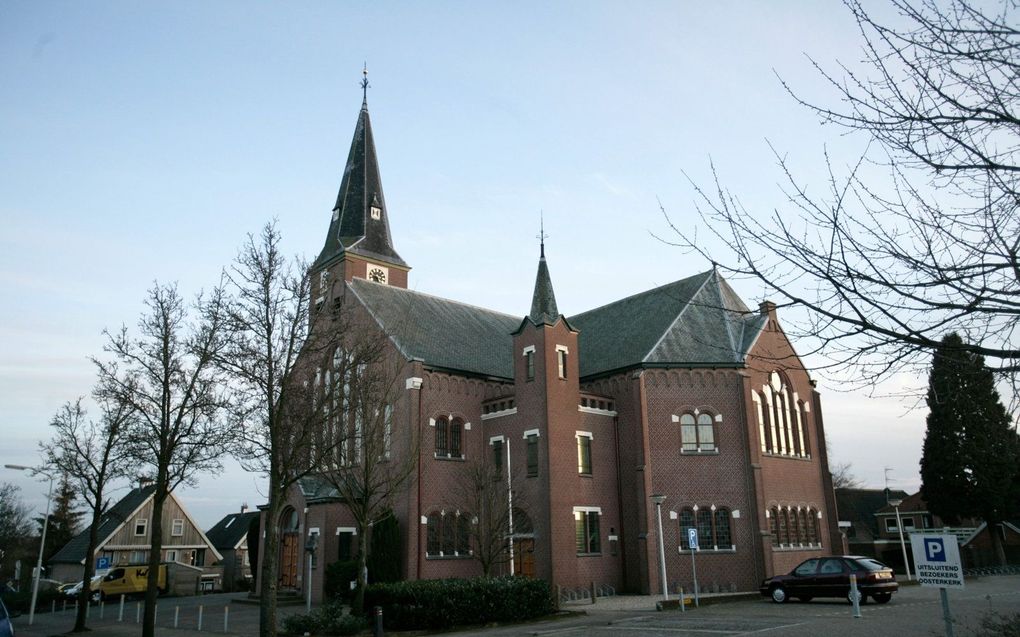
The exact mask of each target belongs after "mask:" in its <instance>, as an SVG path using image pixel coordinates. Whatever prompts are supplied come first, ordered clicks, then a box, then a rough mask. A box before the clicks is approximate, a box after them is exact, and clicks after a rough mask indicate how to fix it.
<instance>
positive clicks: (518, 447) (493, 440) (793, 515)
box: [262, 102, 839, 600]
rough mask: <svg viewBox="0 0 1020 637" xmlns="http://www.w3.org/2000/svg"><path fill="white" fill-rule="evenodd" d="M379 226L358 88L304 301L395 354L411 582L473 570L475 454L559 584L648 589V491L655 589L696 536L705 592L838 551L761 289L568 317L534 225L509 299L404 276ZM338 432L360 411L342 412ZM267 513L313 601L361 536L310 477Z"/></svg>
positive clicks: (517, 531)
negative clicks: (479, 296)
mask: <svg viewBox="0 0 1020 637" xmlns="http://www.w3.org/2000/svg"><path fill="white" fill-rule="evenodd" d="M395 218H396V217H395ZM390 219H391V217H390V210H389V209H388V208H387V207H386V200H385V198H384V197H383V190H382V181H381V175H380V170H379V162H378V158H377V157H376V151H375V144H374V141H373V132H372V126H371V122H370V118H369V112H368V106H367V102H363V104H362V108H361V111H360V113H359V114H358V119H357V124H356V127H355V132H354V139H353V141H352V143H351V147H350V152H349V155H348V159H347V164H346V166H345V169H344V173H343V178H342V183H341V185H340V191H339V194H338V196H337V200H336V204H335V206H334V207H333V209H332V211H331V217H330V220H329V228H328V231H327V235H326V240H325V245H324V247H323V249H322V252H321V253H320V255H319V257H318V258H317V260H316V261H315V262H314V264H313V265H312V267H311V275H312V280H313V281H314V287H315V290H314V292H313V299H314V305H313V307H314V308H316V311H322V309H323V308H329V307H333V306H334V305H335V304H337V303H344V304H349V307H350V308H351V311H352V312H354V313H355V314H357V316H358V317H360V320H362V321H363V322H365V323H367V324H368V325H370V326H371V327H372V329H375V330H377V331H378V332H380V333H382V334H384V335H385V337H386V339H387V347H388V348H389V351H390V356H391V357H392V358H393V359H394V360H396V361H398V363H399V365H400V366H401V376H402V378H401V382H400V389H401V392H402V393H401V395H400V396H399V398H398V399H397V400H396V401H395V402H394V404H392V405H391V408H392V412H391V413H390V412H389V411H388V414H389V418H390V419H389V420H387V422H388V423H391V424H392V428H393V438H394V440H398V439H401V436H404V437H411V436H415V435H417V436H418V438H417V439H418V440H420V445H417V447H416V448H415V452H416V454H417V457H416V458H415V459H414V462H416V464H417V467H416V472H415V481H414V484H413V485H412V486H411V487H410V488H409V489H407V493H406V497H403V498H402V499H401V500H400V501H399V504H398V506H397V507H396V509H395V510H394V514H395V516H396V518H397V520H398V523H399V528H400V532H401V564H400V568H401V572H402V575H403V577H404V578H405V579H427V578H442V577H452V576H460V577H471V576H476V575H479V574H480V573H481V570H480V567H479V565H478V563H477V562H476V561H475V560H474V559H473V550H474V549H473V547H472V546H471V545H470V542H469V541H468V540H467V539H466V538H467V537H468V536H469V535H470V534H469V533H468V532H467V531H468V530H469V529H470V526H468V525H473V524H476V523H477V522H476V521H475V519H474V518H473V516H472V512H471V511H466V510H463V507H461V506H459V505H458V503H457V502H456V501H454V499H453V497H452V494H454V493H455V492H456V491H457V487H458V485H461V484H463V482H464V481H465V480H466V476H467V471H468V470H469V469H470V467H471V466H473V465H475V464H479V463H493V464H494V466H496V467H498V468H499V470H500V471H502V472H507V471H509V472H510V473H511V475H515V476H521V478H520V484H519V485H517V486H515V494H516V495H515V497H519V498H520V499H521V500H524V501H527V502H529V503H530V506H529V509H528V511H527V513H526V516H522V515H520V513H519V512H516V511H515V526H514V530H513V533H512V534H510V535H508V537H507V541H508V542H510V543H512V545H513V548H514V561H513V563H512V569H513V570H512V572H513V573H514V574H516V575H523V576H533V577H539V578H543V579H545V580H547V581H549V582H550V583H552V584H553V585H556V586H559V587H562V589H564V590H566V591H570V590H577V591H580V590H588V589H589V587H590V586H592V585H595V586H596V587H597V588H599V589H601V590H608V589H610V588H611V589H613V590H616V591H639V592H644V593H649V592H654V591H659V590H660V589H661V578H660V575H659V573H660V566H659V560H660V555H659V549H658V544H659V538H658V535H657V533H658V532H657V520H658V517H659V516H658V514H659V513H660V510H659V509H658V508H657V504H656V501H657V502H661V506H662V509H661V518H662V536H663V537H662V539H663V543H664V545H665V551H664V553H665V556H664V560H665V563H666V579H667V583H668V584H669V586H670V590H676V587H677V586H683V587H684V589H685V590H688V591H690V590H691V588H692V585H693V582H692V577H691V571H692V569H691V566H692V559H693V557H692V547H691V545H692V539H691V535H690V534H689V532H693V534H694V538H696V544H697V545H698V547H699V548H698V550H699V552H698V555H697V572H698V579H699V582H700V585H701V587H702V590H740V591H751V590H757V586H758V584H759V583H760V582H761V580H762V579H763V578H764V577H767V576H769V575H772V574H774V573H780V572H787V571H789V570H790V569H791V568H793V567H794V566H795V565H796V564H798V563H799V562H801V561H802V560H804V559H806V558H809V557H813V556H819V555H825V554H827V553H830V552H831V551H833V550H835V549H834V547H836V546H838V537H839V534H838V529H837V527H836V508H835V501H834V497H833V491H832V485H831V477H830V475H829V470H828V465H827V460H826V451H825V434H824V426H823V421H822V404H821V399H820V396H819V393H818V392H817V391H816V389H815V383H814V381H813V380H812V379H811V378H810V375H809V374H808V372H807V370H806V369H805V368H804V366H803V365H802V363H801V361H800V359H799V358H798V356H797V354H796V351H795V349H794V347H793V344H792V343H791V342H790V341H789V340H788V339H787V337H786V335H785V333H784V332H783V328H782V325H781V323H780V321H779V317H778V316H777V312H776V306H775V305H774V304H772V303H768V302H765V303H762V304H761V305H760V306H759V307H758V308H754V309H752V308H750V307H748V306H747V305H746V304H745V303H744V302H743V301H742V300H741V299H740V298H739V296H738V295H737V294H736V292H735V291H734V290H733V288H731V287H730V285H729V283H727V281H726V280H725V279H724V278H723V277H722V276H721V275H720V273H719V272H718V271H716V270H714V269H713V270H707V271H703V272H698V273H694V274H687V275H686V276H683V277H682V278H679V279H678V280H676V281H674V282H672V283H668V284H666V285H663V286H661V287H658V288H655V289H651V290H641V289H636V290H635V293H634V294H633V295H631V296H628V297H627V298H623V299H620V300H618V301H615V302H613V303H610V304H608V305H604V306H602V307H597V308H593V309H588V310H586V311H577V310H579V309H580V308H570V310H569V313H563V312H561V309H560V307H559V306H558V305H557V302H556V296H555V292H554V285H553V277H552V274H551V272H552V269H551V267H550V265H549V264H550V259H549V258H547V255H546V246H545V244H544V240H543V242H542V243H541V245H540V246H537V247H538V248H539V254H538V262H537V274H536V278H535V286H534V293H533V295H532V298H530V299H521V307H522V313H520V314H516V315H510V314H505V313H502V312H496V311H493V310H489V309H485V308H482V307H477V306H475V305H469V304H465V303H461V302H458V301H455V300H450V299H445V298H439V297H436V296H432V295H429V294H426V293H424V292H419V291H415V290H413V289H409V287H408V276H409V271H410V269H411V266H410V264H408V263H406V262H405V261H404V260H403V259H402V258H401V257H400V255H399V254H398V252H397V250H396V248H395V243H394V241H393V238H392V236H391V232H390ZM324 221H325V219H324ZM628 249H632V250H637V249H640V246H614V248H613V256H612V257H611V260H610V258H607V267H619V266H618V265H614V263H615V262H617V261H618V260H619V259H621V258H623V257H624V256H625V253H626V251H627V250H628ZM534 265H535V264H532V266H531V267H534ZM521 266H522V268H523V267H525V264H524V263H522V264H521ZM456 275H457V273H456V271H454V270H451V271H450V272H449V276H456ZM668 276H669V273H666V272H661V273H658V274H657V277H656V278H659V279H664V278H666V277H668ZM591 284H592V285H597V284H598V280H597V275H593V279H592V281H591ZM529 304H530V311H528V305H529ZM314 326H318V327H314ZM313 329H329V328H328V323H326V322H321V321H320V322H319V323H313ZM302 357H303V358H301V359H300V360H299V362H300V364H302V365H304V366H306V368H307V369H311V368H315V369H316V374H315V377H316V378H319V377H320V374H328V373H329V365H331V363H330V362H329V361H330V360H332V359H331V358H329V357H326V359H323V358H322V355H321V352H303V353H302ZM319 399H321V400H330V399H331V397H330V396H320V397H319V398H317V400H319ZM338 426H339V427H341V428H351V429H353V428H355V427H357V426H359V425H358V424H357V423H356V422H355V421H354V419H353V418H351V417H349V415H348V414H346V413H344V414H343V415H342V418H340V419H339V422H338ZM339 431H343V429H341V430H339ZM328 433H329V432H325V431H324V432H323V435H327V434H328ZM348 433H349V432H348ZM419 434H420V435H419ZM410 448H411V447H410V446H407V447H405V448H404V450H401V449H400V448H398V447H397V446H396V443H395V446H394V453H405V452H406V449H410ZM356 453H357V452H356V451H355V454H356ZM504 459H505V460H504ZM353 461H354V462H358V461H359V459H358V458H357V457H355V458H354V459H353ZM652 496H657V498H656V501H653V499H652ZM663 498H664V499H663ZM263 515H265V514H263ZM262 524H263V528H266V527H267V526H268V525H271V524H272V525H278V527H279V529H280V531H281V533H282V536H281V548H280V556H279V557H280V563H281V572H280V581H279V585H280V586H281V587H282V588H285V589H286V588H292V589H300V590H308V588H309V587H310V589H311V594H312V598H313V600H316V599H321V595H322V589H323V572H324V571H325V569H324V568H322V567H321V566H320V565H321V564H323V563H325V564H328V563H331V562H333V561H336V560H337V559H338V558H339V557H341V556H343V555H347V554H350V552H351V547H352V545H355V543H356V542H357V537H356V534H355V531H356V529H355V524H354V521H353V517H352V516H351V514H350V512H349V511H348V510H347V509H346V508H345V506H344V503H343V502H342V501H340V499H339V498H338V497H337V495H336V493H334V492H331V491H330V489H329V488H328V487H325V486H324V484H323V483H322V481H317V480H316V479H315V477H314V476H312V477H310V478H309V479H307V480H304V481H302V482H301V484H299V485H297V486H296V487H295V488H293V489H292V490H291V491H290V492H289V493H288V499H287V506H286V507H285V509H284V510H283V512H282V514H281V515H280V517H279V518H278V519H273V520H267V519H263V520H262ZM312 535H316V536H317V538H316V542H317V546H318V548H317V551H316V553H315V557H313V558H312V562H311V564H307V563H306V560H307V559H309V558H308V554H307V553H306V552H305V550H304V547H305V543H306V542H307V541H308V540H309V538H310V537H311V536H312ZM834 539H835V540H836V542H834ZM510 569H511V564H505V565H503V566H502V572H510ZM308 572H310V573H311V581H310V582H309V581H307V580H308V577H307V575H306V574H307V573H308Z"/></svg>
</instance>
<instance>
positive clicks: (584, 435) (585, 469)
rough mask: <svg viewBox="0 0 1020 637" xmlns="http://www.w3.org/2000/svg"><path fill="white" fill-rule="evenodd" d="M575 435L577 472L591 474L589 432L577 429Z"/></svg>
mask: <svg viewBox="0 0 1020 637" xmlns="http://www.w3.org/2000/svg"><path fill="white" fill-rule="evenodd" d="M576 437H577V472H578V473H580V474H581V475H586V476H590V475H591V434H590V433H588V432H584V431H579V432H577V434H576Z"/></svg>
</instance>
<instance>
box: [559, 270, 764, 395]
mask: <svg viewBox="0 0 1020 637" xmlns="http://www.w3.org/2000/svg"><path fill="white" fill-rule="evenodd" d="M767 320H768V319H767V317H764V316H761V315H760V314H759V313H757V312H752V311H751V310H750V309H748V307H747V306H746V305H744V303H743V301H741V300H740V297H738V296H737V294H736V292H734V291H733V288H731V287H730V286H729V284H728V283H726V281H725V280H723V278H722V277H721V276H719V274H718V272H716V271H714V270H709V271H708V272H703V273H701V274H696V275H694V276H692V277H688V278H686V279H681V280H679V281H675V282H673V283H669V284H667V285H663V286H661V287H658V288H655V289H652V290H648V291H646V292H642V293H640V294H635V295H634V296H630V297H627V298H625V299H621V300H619V301H615V302H613V303H610V304H608V305H604V306H602V307H599V308H596V309H594V310H589V311H587V312H584V313H582V314H578V315H576V316H572V317H570V323H571V325H573V326H574V327H575V328H576V329H578V330H579V331H580V333H579V334H578V349H579V350H580V360H579V363H580V365H581V376H582V377H585V376H593V375H597V374H604V373H607V372H611V371H614V370H618V369H625V368H628V367H634V366H637V365H640V364H642V363H644V364H652V365H655V364H661V365H666V364H673V365H683V366H715V367H726V366H733V367H736V366H741V365H743V363H744V360H745V359H746V357H747V352H748V351H749V350H750V348H751V346H752V345H753V344H754V342H755V340H756V339H757V337H758V335H759V334H760V333H761V330H762V328H764V327H765V324H766V322H767Z"/></svg>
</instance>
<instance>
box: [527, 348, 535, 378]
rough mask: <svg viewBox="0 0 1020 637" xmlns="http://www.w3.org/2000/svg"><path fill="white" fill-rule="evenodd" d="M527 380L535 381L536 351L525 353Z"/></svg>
mask: <svg viewBox="0 0 1020 637" xmlns="http://www.w3.org/2000/svg"><path fill="white" fill-rule="evenodd" d="M524 367H525V378H527V379H528V380H535V350H528V351H527V352H524Z"/></svg>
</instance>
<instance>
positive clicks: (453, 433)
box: [450, 418, 464, 458]
mask: <svg viewBox="0 0 1020 637" xmlns="http://www.w3.org/2000/svg"><path fill="white" fill-rule="evenodd" d="M463 431H464V421H462V420H461V419H460V418H454V419H453V422H451V423H450V457H451V458H460V457H461V447H460V439H461V433H462V432H463Z"/></svg>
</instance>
